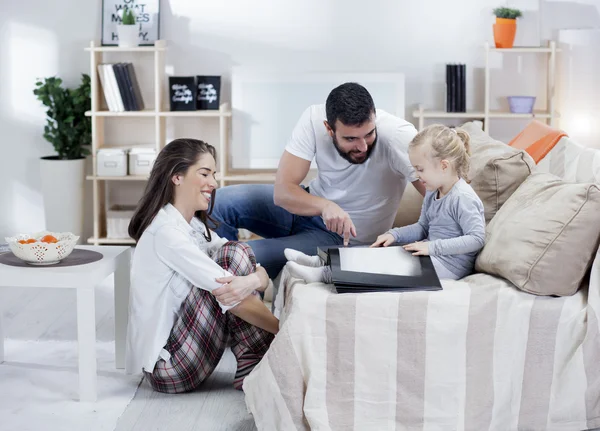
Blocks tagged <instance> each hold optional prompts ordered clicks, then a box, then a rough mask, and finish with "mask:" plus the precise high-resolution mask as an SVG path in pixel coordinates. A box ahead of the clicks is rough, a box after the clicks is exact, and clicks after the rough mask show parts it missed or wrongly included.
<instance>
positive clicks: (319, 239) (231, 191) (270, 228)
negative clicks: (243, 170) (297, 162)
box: [212, 184, 343, 278]
mask: <svg viewBox="0 0 600 431" xmlns="http://www.w3.org/2000/svg"><path fill="white" fill-rule="evenodd" d="M273 191H274V186H273V185H269V184H242V185H236V186H227V187H224V188H222V189H218V190H217V193H216V198H215V207H214V210H213V213H212V218H213V219H215V220H216V221H217V222H218V223H219V227H218V228H217V229H216V230H215V231H216V232H217V234H219V236H221V237H225V238H227V239H229V240H232V241H234V240H237V239H238V232H237V230H238V229H239V228H243V229H248V230H249V231H251V232H253V233H255V234H256V235H259V236H261V237H263V238H265V239H259V240H254V241H248V245H250V246H251V247H252V250H254V254H255V255H256V261H257V262H258V263H260V264H261V265H262V266H263V267H264V268H265V269H266V270H267V273H268V274H269V277H271V278H275V277H276V276H277V274H279V272H280V271H281V269H282V268H283V266H284V265H285V262H286V259H285V255H284V253H283V250H284V249H286V248H293V249H295V250H300V251H302V252H303V253H306V254H309V255H315V254H317V247H319V246H327V245H341V244H343V239H342V237H341V236H340V235H338V234H337V233H334V232H330V231H328V230H327V228H326V227H325V223H323V220H322V219H321V217H320V216H314V217H304V216H298V215H294V214H292V213H290V212H288V211H287V210H285V209H283V208H281V207H278V206H276V205H275V203H274V201H273Z"/></svg>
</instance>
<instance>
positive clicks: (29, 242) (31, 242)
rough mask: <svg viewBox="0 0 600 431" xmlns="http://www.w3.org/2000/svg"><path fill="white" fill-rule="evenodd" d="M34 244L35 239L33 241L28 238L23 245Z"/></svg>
mask: <svg viewBox="0 0 600 431" xmlns="http://www.w3.org/2000/svg"><path fill="white" fill-rule="evenodd" d="M34 242H36V240H35V239H33V238H29V239H28V240H27V241H26V242H25V244H33V243H34Z"/></svg>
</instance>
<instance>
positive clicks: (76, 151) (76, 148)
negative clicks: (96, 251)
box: [33, 74, 92, 235]
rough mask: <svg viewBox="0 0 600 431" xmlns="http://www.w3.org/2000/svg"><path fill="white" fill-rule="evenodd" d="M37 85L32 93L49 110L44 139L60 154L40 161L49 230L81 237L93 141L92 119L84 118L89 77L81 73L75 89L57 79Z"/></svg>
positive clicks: (89, 88)
mask: <svg viewBox="0 0 600 431" xmlns="http://www.w3.org/2000/svg"><path fill="white" fill-rule="evenodd" d="M35 85H36V88H35V89H34V90H33V94H35V96H37V98H38V100H40V101H41V102H42V103H43V104H44V106H46V107H47V108H48V109H47V111H46V119H47V122H46V125H45V127H44V138H45V139H46V140H47V141H48V142H50V143H51V144H52V145H53V147H54V150H55V151H56V153H57V154H56V155H54V156H47V157H42V158H41V162H40V169H41V180H42V195H43V198H44V215H45V221H46V230H51V231H54V232H72V233H74V234H75V235H81V233H82V231H83V196H84V186H85V184H84V181H85V156H87V155H88V154H90V151H89V150H88V148H87V147H88V146H89V145H90V144H91V142H92V133H91V132H92V123H91V118H90V117H86V116H85V111H87V110H89V109H90V106H91V99H90V95H91V84H90V77H89V75H86V74H82V77H81V84H80V85H79V87H77V88H72V89H71V88H64V87H63V85H62V79H60V78H57V77H50V78H45V79H43V80H38V81H37V82H36V84H35Z"/></svg>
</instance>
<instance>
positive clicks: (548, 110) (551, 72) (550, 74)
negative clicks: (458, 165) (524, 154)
mask: <svg viewBox="0 0 600 431" xmlns="http://www.w3.org/2000/svg"><path fill="white" fill-rule="evenodd" d="M492 52H499V53H521V54H526V53H547V54H549V55H548V56H546V63H547V65H546V67H547V82H546V106H540V108H542V109H537V110H534V112H533V113H531V114H517V113H513V112H510V111H504V110H492V109H491V108H492V94H491V93H492V92H491V89H492V80H491V69H492V65H491V62H490V53H492ZM557 52H560V49H558V48H557V47H556V42H555V41H550V42H549V43H548V46H517V47H513V48H496V47H495V46H493V45H491V44H490V43H485V44H484V54H485V56H484V57H485V69H484V73H485V78H484V87H483V95H484V104H483V109H482V110H473V111H470V112H446V111H442V110H428V109H424V106H422V105H420V106H419V109H417V110H414V111H413V116H414V117H415V118H416V119H417V120H418V123H419V124H418V129H419V130H422V129H423V128H424V127H425V120H426V119H428V118H429V119H431V118H439V119H444V118H447V119H448V118H463V119H479V120H483V130H484V131H485V132H487V133H489V131H490V123H491V121H490V120H492V119H499V118H502V119H533V118H536V119H540V120H544V121H545V122H546V123H547V124H548V125H550V126H551V127H552V126H555V122H556V119H557V118H559V116H560V115H559V113H558V112H557V111H558V109H557V107H556V100H555V99H556V97H555V94H556V55H557ZM506 93H508V94H511V92H509V91H506V92H505V94H506ZM494 97H495V95H494Z"/></svg>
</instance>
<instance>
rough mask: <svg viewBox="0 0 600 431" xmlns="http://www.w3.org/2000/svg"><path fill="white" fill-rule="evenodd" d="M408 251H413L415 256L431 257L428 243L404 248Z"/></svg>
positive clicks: (416, 243) (422, 242) (421, 242)
mask: <svg viewBox="0 0 600 431" xmlns="http://www.w3.org/2000/svg"><path fill="white" fill-rule="evenodd" d="M402 247H403V248H404V250H406V251H413V252H414V253H413V256H429V244H428V243H427V241H417V242H413V243H412V244H406V245H403V246H402Z"/></svg>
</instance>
